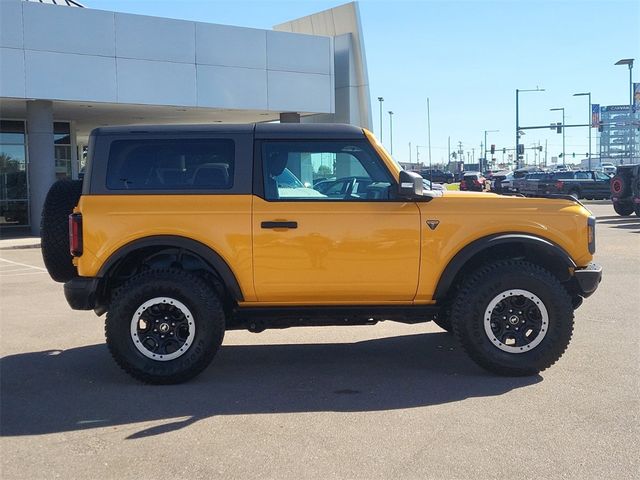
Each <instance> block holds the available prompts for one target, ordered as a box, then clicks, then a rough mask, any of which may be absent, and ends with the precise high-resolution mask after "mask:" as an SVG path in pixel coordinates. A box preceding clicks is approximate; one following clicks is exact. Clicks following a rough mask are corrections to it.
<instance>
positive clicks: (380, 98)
mask: <svg viewBox="0 0 640 480" xmlns="http://www.w3.org/2000/svg"><path fill="white" fill-rule="evenodd" d="M378 102H379V103H380V143H382V102H384V98H382V97H378Z"/></svg>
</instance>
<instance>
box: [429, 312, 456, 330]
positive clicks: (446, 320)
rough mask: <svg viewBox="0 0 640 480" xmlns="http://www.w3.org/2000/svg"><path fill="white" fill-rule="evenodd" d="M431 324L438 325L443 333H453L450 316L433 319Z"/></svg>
mask: <svg viewBox="0 0 640 480" xmlns="http://www.w3.org/2000/svg"><path fill="white" fill-rule="evenodd" d="M433 323H435V324H436V325H438V326H439V327H440V328H441V329H443V330H444V331H445V332H449V333H451V332H453V325H451V316H449V315H447V316H438V317H436V318H434V319H433Z"/></svg>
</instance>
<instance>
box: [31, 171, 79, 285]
mask: <svg viewBox="0 0 640 480" xmlns="http://www.w3.org/2000/svg"><path fill="white" fill-rule="evenodd" d="M81 193H82V181H80V180H58V181H57V182H56V183H54V184H53V185H52V186H51V188H50V189H49V193H47V198H46V200H45V201H44V207H43V208H42V220H41V223H40V236H41V243H42V258H43V260H44V264H45V266H46V267H47V271H48V272H49V275H51V278H52V279H54V280H55V281H56V282H68V281H69V280H71V279H72V278H75V277H77V276H78V272H77V270H76V267H75V266H74V265H73V263H72V257H71V253H70V252H69V215H70V214H71V213H72V212H73V209H74V207H75V206H76V205H77V204H78V200H80V195H81Z"/></svg>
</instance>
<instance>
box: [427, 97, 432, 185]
mask: <svg viewBox="0 0 640 480" xmlns="http://www.w3.org/2000/svg"><path fill="white" fill-rule="evenodd" d="M427 140H428V142H429V143H428V144H427V145H428V146H429V182H433V168H432V165H431V108H430V106H429V97H427Z"/></svg>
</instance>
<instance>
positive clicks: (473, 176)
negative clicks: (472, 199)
mask: <svg viewBox="0 0 640 480" xmlns="http://www.w3.org/2000/svg"><path fill="white" fill-rule="evenodd" d="M485 181H486V180H485V178H484V177H483V176H482V174H481V173H480V172H465V174H464V176H463V177H462V180H460V190H469V191H474V192H482V191H483V190H484V187H485Z"/></svg>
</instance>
